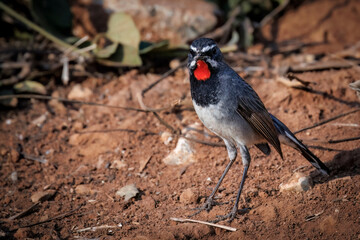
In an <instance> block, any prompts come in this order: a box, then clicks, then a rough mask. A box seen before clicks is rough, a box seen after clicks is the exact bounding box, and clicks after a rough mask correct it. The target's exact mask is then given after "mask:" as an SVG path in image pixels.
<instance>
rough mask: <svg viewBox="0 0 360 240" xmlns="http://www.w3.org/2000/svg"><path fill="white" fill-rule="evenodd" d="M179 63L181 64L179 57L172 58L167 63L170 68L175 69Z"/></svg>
mask: <svg viewBox="0 0 360 240" xmlns="http://www.w3.org/2000/svg"><path fill="white" fill-rule="evenodd" d="M180 65H181V62H180V60H179V59H173V60H171V61H170V64H169V66H170V68H171V69H175V68H177V67H179V66H180Z"/></svg>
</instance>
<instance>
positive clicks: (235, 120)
mask: <svg viewBox="0 0 360 240" xmlns="http://www.w3.org/2000/svg"><path fill="white" fill-rule="evenodd" d="M193 104H194V108H195V111H196V113H197V115H198V116H199V118H200V120H201V121H202V122H203V124H204V125H205V127H207V128H208V129H209V130H211V131H212V132H213V133H215V134H216V135H218V136H219V137H221V138H225V139H227V140H228V141H230V142H232V143H234V144H236V145H238V144H240V145H253V144H256V143H260V142H265V141H264V139H263V138H262V137H261V136H260V135H259V134H257V133H256V132H255V131H254V130H253V129H252V127H251V126H250V124H249V123H248V122H247V121H246V120H245V119H243V118H242V117H241V116H240V115H239V114H238V113H237V112H236V111H235V110H234V109H231V108H229V107H227V106H222V104H221V102H220V103H218V104H216V105H209V106H207V107H201V106H198V105H196V104H195V103H194V102H193Z"/></svg>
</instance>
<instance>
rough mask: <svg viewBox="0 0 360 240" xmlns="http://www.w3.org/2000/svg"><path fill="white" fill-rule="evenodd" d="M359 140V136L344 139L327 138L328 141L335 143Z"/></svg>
mask: <svg viewBox="0 0 360 240" xmlns="http://www.w3.org/2000/svg"><path fill="white" fill-rule="evenodd" d="M356 140H360V137H353V138H345V139H339V140H329V141H328V143H330V144H335V143H342V142H351V141H356Z"/></svg>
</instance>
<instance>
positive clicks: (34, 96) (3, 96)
mask: <svg viewBox="0 0 360 240" xmlns="http://www.w3.org/2000/svg"><path fill="white" fill-rule="evenodd" d="M11 98H34V99H43V100H53V99H54V100H57V101H59V102H66V103H73V104H83V105H90V106H98V107H108V108H116V109H122V110H128V111H137V112H160V111H163V110H166V109H169V108H170V107H166V108H161V109H151V110H145V109H140V108H133V107H121V106H114V105H107V104H101V103H95V102H84V101H79V100H70V99H66V98H60V97H51V96H44V95H36V94H11V95H2V96H0V100H3V99H11Z"/></svg>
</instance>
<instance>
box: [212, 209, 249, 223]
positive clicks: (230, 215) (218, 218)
mask: <svg viewBox="0 0 360 240" xmlns="http://www.w3.org/2000/svg"><path fill="white" fill-rule="evenodd" d="M249 211H250V208H244V209H237V207H235V206H234V207H233V209H232V210H231V212H229V213H228V214H226V215H220V216H216V219H215V220H213V221H210V222H212V223H217V222H220V221H224V220H226V219H228V222H229V223H230V222H232V221H233V220H234V219H235V218H236V215H237V214H238V213H240V214H244V213H247V212H249Z"/></svg>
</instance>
